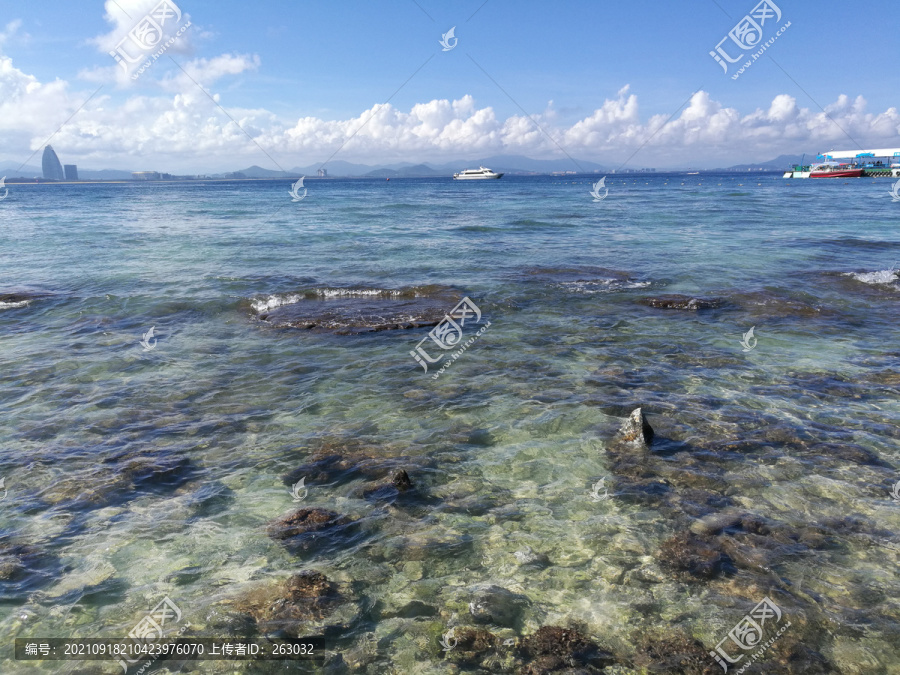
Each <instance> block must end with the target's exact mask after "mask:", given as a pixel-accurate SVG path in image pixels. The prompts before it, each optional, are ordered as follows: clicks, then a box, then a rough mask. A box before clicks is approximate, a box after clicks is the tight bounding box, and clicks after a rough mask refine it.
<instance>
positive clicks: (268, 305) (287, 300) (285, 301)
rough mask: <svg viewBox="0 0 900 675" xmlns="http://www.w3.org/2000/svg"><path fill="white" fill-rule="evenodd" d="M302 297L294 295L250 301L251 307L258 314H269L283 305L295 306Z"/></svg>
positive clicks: (273, 296)
mask: <svg viewBox="0 0 900 675" xmlns="http://www.w3.org/2000/svg"><path fill="white" fill-rule="evenodd" d="M302 297H303V296H302V295H298V294H296V293H292V294H290V295H270V296H269V297H268V298H256V299H254V300H251V301H250V306H251V307H253V309H254V310H256V311H257V312H268V311H271V310H273V309H275V308H276V307H281V306H282V305H293V304H294V303H295V302H300V299H301V298H302Z"/></svg>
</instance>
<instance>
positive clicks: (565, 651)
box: [517, 626, 615, 675]
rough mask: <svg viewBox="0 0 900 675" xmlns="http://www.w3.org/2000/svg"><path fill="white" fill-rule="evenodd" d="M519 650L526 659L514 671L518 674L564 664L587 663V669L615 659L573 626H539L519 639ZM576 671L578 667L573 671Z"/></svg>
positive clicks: (541, 672)
mask: <svg viewBox="0 0 900 675" xmlns="http://www.w3.org/2000/svg"><path fill="white" fill-rule="evenodd" d="M519 651H520V653H522V654H523V656H525V657H526V658H527V659H529V662H528V663H527V664H526V665H525V666H524V667H523V668H521V669H519V670H518V671H517V672H518V673H521V675H544V674H545V673H552V672H557V671H561V670H564V669H567V668H585V667H590V668H592V670H588V671H587V672H589V673H594V672H600V670H598V669H602V668H605V667H606V666H609V665H612V664H614V663H615V659H614V658H613V655H612V654H610V653H609V652H606V651H604V650H602V649H601V648H600V646H599V645H598V644H597V643H596V642H594V641H593V640H591V639H590V638H588V637H587V636H585V635H584V634H583V633H581V632H580V631H578V630H576V629H574V628H562V627H560V626H543V627H541V628H539V629H538V630H537V632H536V633H534V634H533V635H530V636H529V637H527V638H525V639H524V640H522V642H521V644H520V646H519ZM576 672H578V671H576Z"/></svg>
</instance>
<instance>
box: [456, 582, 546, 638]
mask: <svg viewBox="0 0 900 675" xmlns="http://www.w3.org/2000/svg"><path fill="white" fill-rule="evenodd" d="M530 604H531V603H530V601H529V600H528V598H527V597H525V596H524V595H520V594H518V593H513V592H512V591H509V590H507V589H505V588H501V587H500V586H483V587H480V588H478V589H477V590H476V592H475V596H474V598H473V599H472V601H471V602H470V603H469V613H470V614H471V615H472V619H473V620H474V621H475V623H492V624H496V625H497V626H503V627H505V628H516V627H517V626H518V625H519V624H520V623H521V620H522V613H523V612H524V611H525V609H526V608H527V607H528V606H529V605H530Z"/></svg>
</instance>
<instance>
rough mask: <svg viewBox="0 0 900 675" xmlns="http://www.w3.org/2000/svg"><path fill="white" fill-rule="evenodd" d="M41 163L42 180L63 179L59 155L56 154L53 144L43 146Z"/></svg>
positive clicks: (64, 175)
mask: <svg viewBox="0 0 900 675" xmlns="http://www.w3.org/2000/svg"><path fill="white" fill-rule="evenodd" d="M41 164H42V166H43V169H44V180H65V178H66V174H64V173H63V168H62V164H60V163H59V157H57V156H56V152H54V150H53V146H51V145H48V146H47V147H46V148H44V157H43V159H42V160H41Z"/></svg>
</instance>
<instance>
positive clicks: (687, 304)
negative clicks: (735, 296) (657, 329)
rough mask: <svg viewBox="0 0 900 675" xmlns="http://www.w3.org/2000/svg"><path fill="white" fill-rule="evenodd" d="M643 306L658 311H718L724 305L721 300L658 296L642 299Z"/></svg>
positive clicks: (684, 296) (686, 296) (676, 295)
mask: <svg viewBox="0 0 900 675" xmlns="http://www.w3.org/2000/svg"><path fill="white" fill-rule="evenodd" d="M640 302H641V304H642V305H647V306H648V307H656V308H657V309H687V310H691V311H697V310H698V309H716V308H718V307H721V306H722V305H723V301H722V299H721V298H695V297H691V296H690V295H678V294H670V295H657V296H653V297H649V298H641V300H640Z"/></svg>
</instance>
